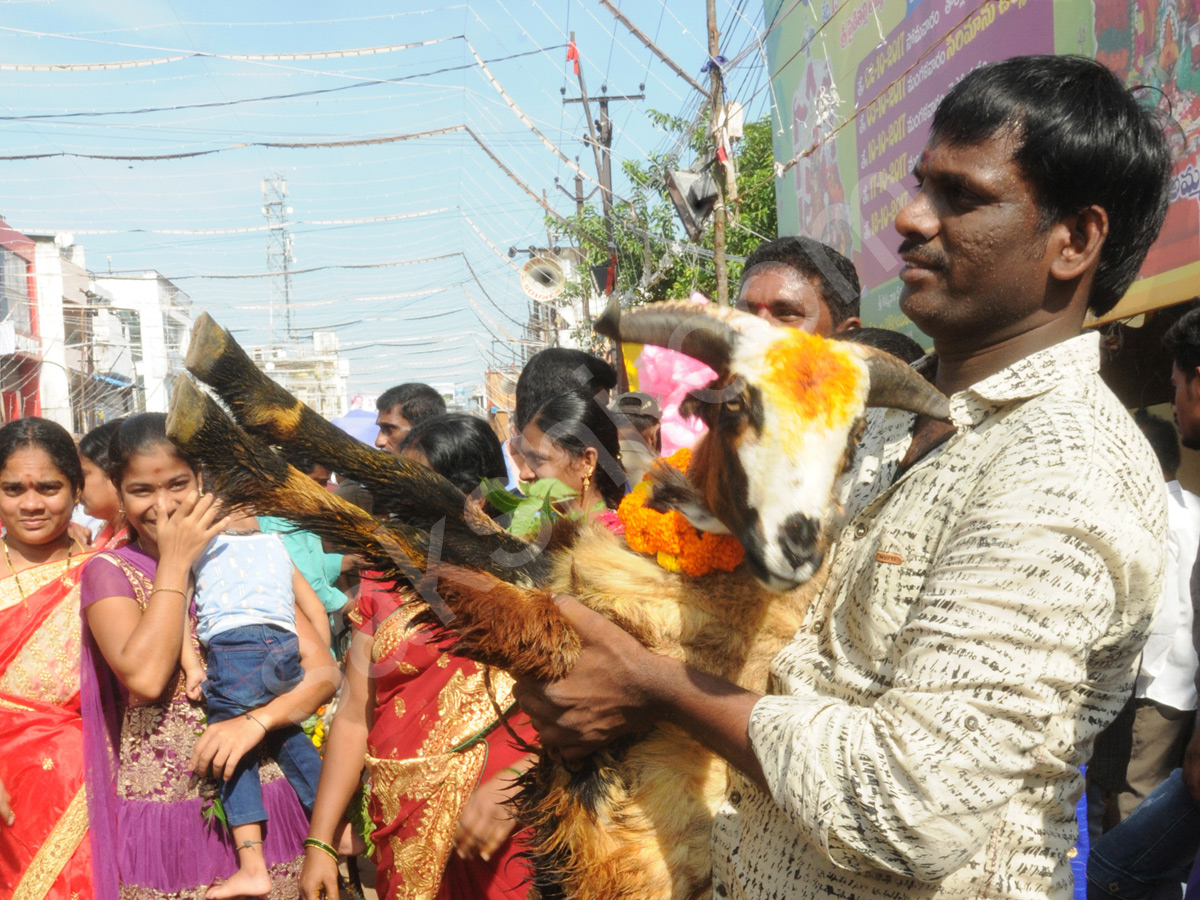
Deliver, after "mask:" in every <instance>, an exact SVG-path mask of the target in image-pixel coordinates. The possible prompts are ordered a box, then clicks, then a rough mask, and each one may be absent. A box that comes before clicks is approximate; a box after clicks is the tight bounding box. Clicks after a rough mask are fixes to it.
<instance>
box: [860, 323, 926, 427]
mask: <svg viewBox="0 0 1200 900" xmlns="http://www.w3.org/2000/svg"><path fill="white" fill-rule="evenodd" d="M846 343H847V344H850V345H851V346H853V347H854V349H855V350H856V351H857V352H858V354H859V355H860V356H861V358H862V359H863V361H864V362H865V363H866V364H867V373H868V374H869V376H870V379H871V388H870V391H869V392H868V394H867V406H887V407H891V408H892V409H904V410H908V411H909V412H915V413H918V414H919V415H923V416H929V417H930V418H932V419H941V420H942V421H945V422H948V421H950V401H949V400H947V399H946V395H945V394H943V393H942V392H941V391H939V390H938V389H937V388H935V387H934V386H933V385H932V384H930V383H929V382H928V381H926V380H925V378H924V377H923V376H922V375H921V374H920V373H919V372H918V371H917V370H916V369H914V368H913V367H912V366H910V365H908V363H906V362H904V360H902V359H899V358H897V357H895V356H892V354H890V353H885V352H884V351H882V350H879V349H877V348H875V347H868V346H866V345H865V344H855V343H853V338H849V339H847V340H846Z"/></svg>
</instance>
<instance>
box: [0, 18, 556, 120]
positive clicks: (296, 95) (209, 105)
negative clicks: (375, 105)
mask: <svg viewBox="0 0 1200 900" xmlns="http://www.w3.org/2000/svg"><path fill="white" fill-rule="evenodd" d="M461 37H462V36H461V35H454V36H453V37H449V38H439V40H447V41H449V40H455V39H458V38H461ZM564 47H566V44H553V45H551V46H549V47H539V48H538V49H537V50H526V51H524V52H522V53H510V54H509V55H507V56H497V57H494V58H492V59H485V60H483V62H485V63H498V62H508V61H509V60H512V59H519V58H520V57H522V56H533V55H534V54H537V53H545V52H547V51H549V50H561V49H563V48H564ZM181 58H182V57H181ZM474 68H475V64H474V63H471V64H467V65H461V66H444V67H442V68H440V69H432V70H430V71H428V72H416V73H414V74H412V75H399V76H397V77H395V78H370V79H365V80H362V81H356V82H354V83H353V84H342V85H338V86H337V87H331V88H316V89H313V90H310V91H295V92H293V93H290V94H269V95H267V96H265V97H243V98H241V99H239V100H210V101H207V102H205V103H180V104H178V105H176V106H145V107H139V108H137V109H101V110H76V111H74V112H65V113H37V114H34V115H28V116H0V122H32V121H36V120H39V119H77V118H78V119H83V118H97V117H100V116H136V115H144V114H146V113H159V112H177V111H181V110H188V109H215V108H219V107H226V106H239V105H241V104H243V103H266V102H271V101H276V100H297V99H301V98H304V97H318V96H321V95H322V94H334V93H337V92H339V91H350V90H354V89H356V88H364V87H375V86H376V85H384V84H404V83H405V82H409V81H416V80H417V79H419V78H432V77H433V76H434V75H444V74H446V73H447V72H461V71H463V70H464V69H474Z"/></svg>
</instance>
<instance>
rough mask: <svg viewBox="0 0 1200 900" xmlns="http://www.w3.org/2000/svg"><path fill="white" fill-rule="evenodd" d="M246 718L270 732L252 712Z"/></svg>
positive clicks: (265, 732)
mask: <svg viewBox="0 0 1200 900" xmlns="http://www.w3.org/2000/svg"><path fill="white" fill-rule="evenodd" d="M246 718H247V719H249V720H250V721H251V722H253V723H254V724H255V725H257V726H258V727H259V728H261V729H262V730H263V734H269V732H268V731H267V726H266V725H264V724H263V723H262V722H260V721H258V719H256V718H254V716H252V715H250V713H246ZM292 846H293V847H294V846H295V844H293V845H292Z"/></svg>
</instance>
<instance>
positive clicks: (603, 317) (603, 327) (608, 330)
mask: <svg viewBox="0 0 1200 900" xmlns="http://www.w3.org/2000/svg"><path fill="white" fill-rule="evenodd" d="M592 330H593V331H594V332H596V334H599V335H603V336H604V337H606V338H610V339H611V340H614V341H619V340H620V339H621V298H620V296H619V295H617V294H616V293H614V294H613V295H612V296H610V297H609V298H608V304H607V305H606V306H605V307H604V312H602V313H601V314H600V315H599V316H598V317H597V318H596V321H595V322H593V323H592Z"/></svg>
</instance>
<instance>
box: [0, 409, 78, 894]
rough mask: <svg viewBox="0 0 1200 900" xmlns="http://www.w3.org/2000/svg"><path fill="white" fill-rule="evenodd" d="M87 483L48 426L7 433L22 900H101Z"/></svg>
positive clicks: (31, 424) (4, 520) (3, 763)
mask: <svg viewBox="0 0 1200 900" xmlns="http://www.w3.org/2000/svg"><path fill="white" fill-rule="evenodd" d="M82 487H83V473H82V471H81V470H80V467H79V458H78V456H77V455H76V453H75V443H74V441H72V440H71V436H70V435H69V434H68V433H67V432H66V431H65V430H64V429H63V428H62V427H61V426H59V425H57V424H55V423H53V422H50V421H48V420H46V419H36V418H29V419H19V420H17V421H14V422H9V423H8V424H7V425H5V426H4V427H3V428H0V524H3V526H4V532H5V534H4V538H3V541H2V543H3V561H2V564H3V567H4V568H3V570H0V735H3V736H4V752H3V753H0V784H2V785H3V788H4V789H6V790H7V792H8V794H9V805H10V807H11V811H12V817H13V819H12V821H11V822H9V823H7V824H6V823H3V822H0V885H4V887H5V888H7V889H11V890H12V893H11V894H7V895H6V896H9V897H12V898H13V900H75V898H81V900H82V898H90V897H91V896H92V872H91V856H90V847H89V844H88V820H87V802H86V798H85V794H84V790H83V736H82V727H83V726H82V720H81V717H80V693H79V685H80V680H79V678H80V675H79V659H80V637H81V629H80V624H79V578H80V572H81V567H82V563H83V562H84V560H85V559H86V558H87V557H86V555H85V554H84V553H83V552H82V548H80V547H79V545H78V544H77V543H75V542H74V541H72V540H71V538H70V537H69V536H68V534H67V526H68V524H69V523H70V516H71V510H72V509H73V507H74V506H75V502H76V498H77V496H78V495H79V492H80V490H81V489H82Z"/></svg>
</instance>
